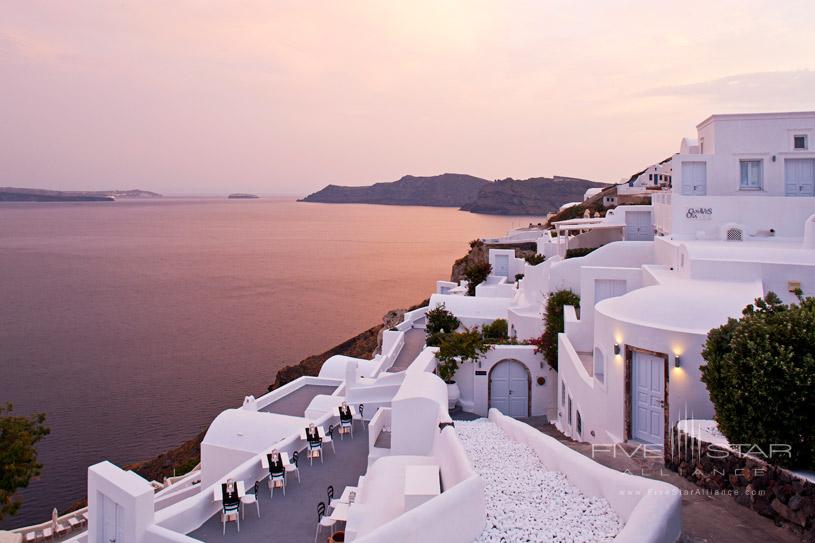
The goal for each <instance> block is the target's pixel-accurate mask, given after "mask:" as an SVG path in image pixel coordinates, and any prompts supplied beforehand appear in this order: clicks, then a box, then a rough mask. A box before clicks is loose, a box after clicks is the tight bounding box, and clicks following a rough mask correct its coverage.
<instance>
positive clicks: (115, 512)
mask: <svg viewBox="0 0 815 543" xmlns="http://www.w3.org/2000/svg"><path fill="white" fill-rule="evenodd" d="M101 501H102V504H101V505H102V507H101V509H102V511H101V513H102V518H101V519H100V521H101V525H102V530H101V531H100V534H101V536H102V538H101V540H100V541H99V542H98V543H125V539H124V519H123V518H122V516H123V515H122V508H121V507H120V506H119V504H117V503H116V502H114V501H113V500H111V499H110V498H109V497H107V496H105V495H104V494H102V500H101Z"/></svg>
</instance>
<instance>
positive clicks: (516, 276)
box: [515, 273, 524, 283]
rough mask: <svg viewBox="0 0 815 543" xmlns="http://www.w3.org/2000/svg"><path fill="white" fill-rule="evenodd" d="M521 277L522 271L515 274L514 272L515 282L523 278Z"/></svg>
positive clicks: (522, 275)
mask: <svg viewBox="0 0 815 543" xmlns="http://www.w3.org/2000/svg"><path fill="white" fill-rule="evenodd" d="M523 278H524V274H522V273H516V274H515V282H516V283H517V282H518V281H520V280H521V279H523Z"/></svg>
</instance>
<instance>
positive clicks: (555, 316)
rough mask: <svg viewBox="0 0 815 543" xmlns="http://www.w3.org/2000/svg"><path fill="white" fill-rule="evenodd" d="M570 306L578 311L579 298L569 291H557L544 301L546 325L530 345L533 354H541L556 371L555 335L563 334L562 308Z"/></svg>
mask: <svg viewBox="0 0 815 543" xmlns="http://www.w3.org/2000/svg"><path fill="white" fill-rule="evenodd" d="M564 305H572V306H574V307H575V309H580V296H578V295H577V294H575V293H574V292H572V291H571V290H558V291H557V292H553V293H552V294H550V295H549V298H548V299H547V300H546V310H545V318H546V324H545V326H546V327H545V328H544V330H543V334H541V336H540V337H539V338H538V339H536V340H533V341H532V342H531V343H532V344H533V345H535V346H536V349H535V352H536V353H539V354H542V355H543V358H544V359H545V360H546V362H548V363H549V365H550V366H551V367H552V369H554V370H555V371H557V335H558V334H559V333H561V332H563V306H564Z"/></svg>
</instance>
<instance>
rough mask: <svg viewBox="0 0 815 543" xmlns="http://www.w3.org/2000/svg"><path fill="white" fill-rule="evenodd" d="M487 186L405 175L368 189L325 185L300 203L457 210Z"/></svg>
mask: <svg viewBox="0 0 815 543" xmlns="http://www.w3.org/2000/svg"><path fill="white" fill-rule="evenodd" d="M489 183H490V182H489V181H487V180H486V179H480V178H478V177H473V176H472V175H463V174H457V173H445V174H442V175H433V176H430V177H414V176H412V175H406V176H404V177H402V178H401V179H399V180H398V181H393V182H391V183H376V184H374V185H371V186H368V187H341V186H338V185H328V186H327V187H325V188H324V189H322V190H320V191H317V192H315V193H313V194H309V195H308V196H306V197H305V198H303V199H302V200H300V201H301V202H323V203H332V204H385V205H414V206H438V207H461V206H462V205H464V204H466V203H468V202H471V201H472V200H474V199H475V197H476V195H477V194H478V192H479V191H480V190H481V189H482V188H483V187H485V186H486V185H489Z"/></svg>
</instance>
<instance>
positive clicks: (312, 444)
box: [308, 441, 323, 466]
mask: <svg viewBox="0 0 815 543" xmlns="http://www.w3.org/2000/svg"><path fill="white" fill-rule="evenodd" d="M315 453H316V454H317V455H318V456H319V457H320V463H321V464H322V463H323V443H322V441H309V442H308V463H309V465H311V466H313V465H314V454H315Z"/></svg>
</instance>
